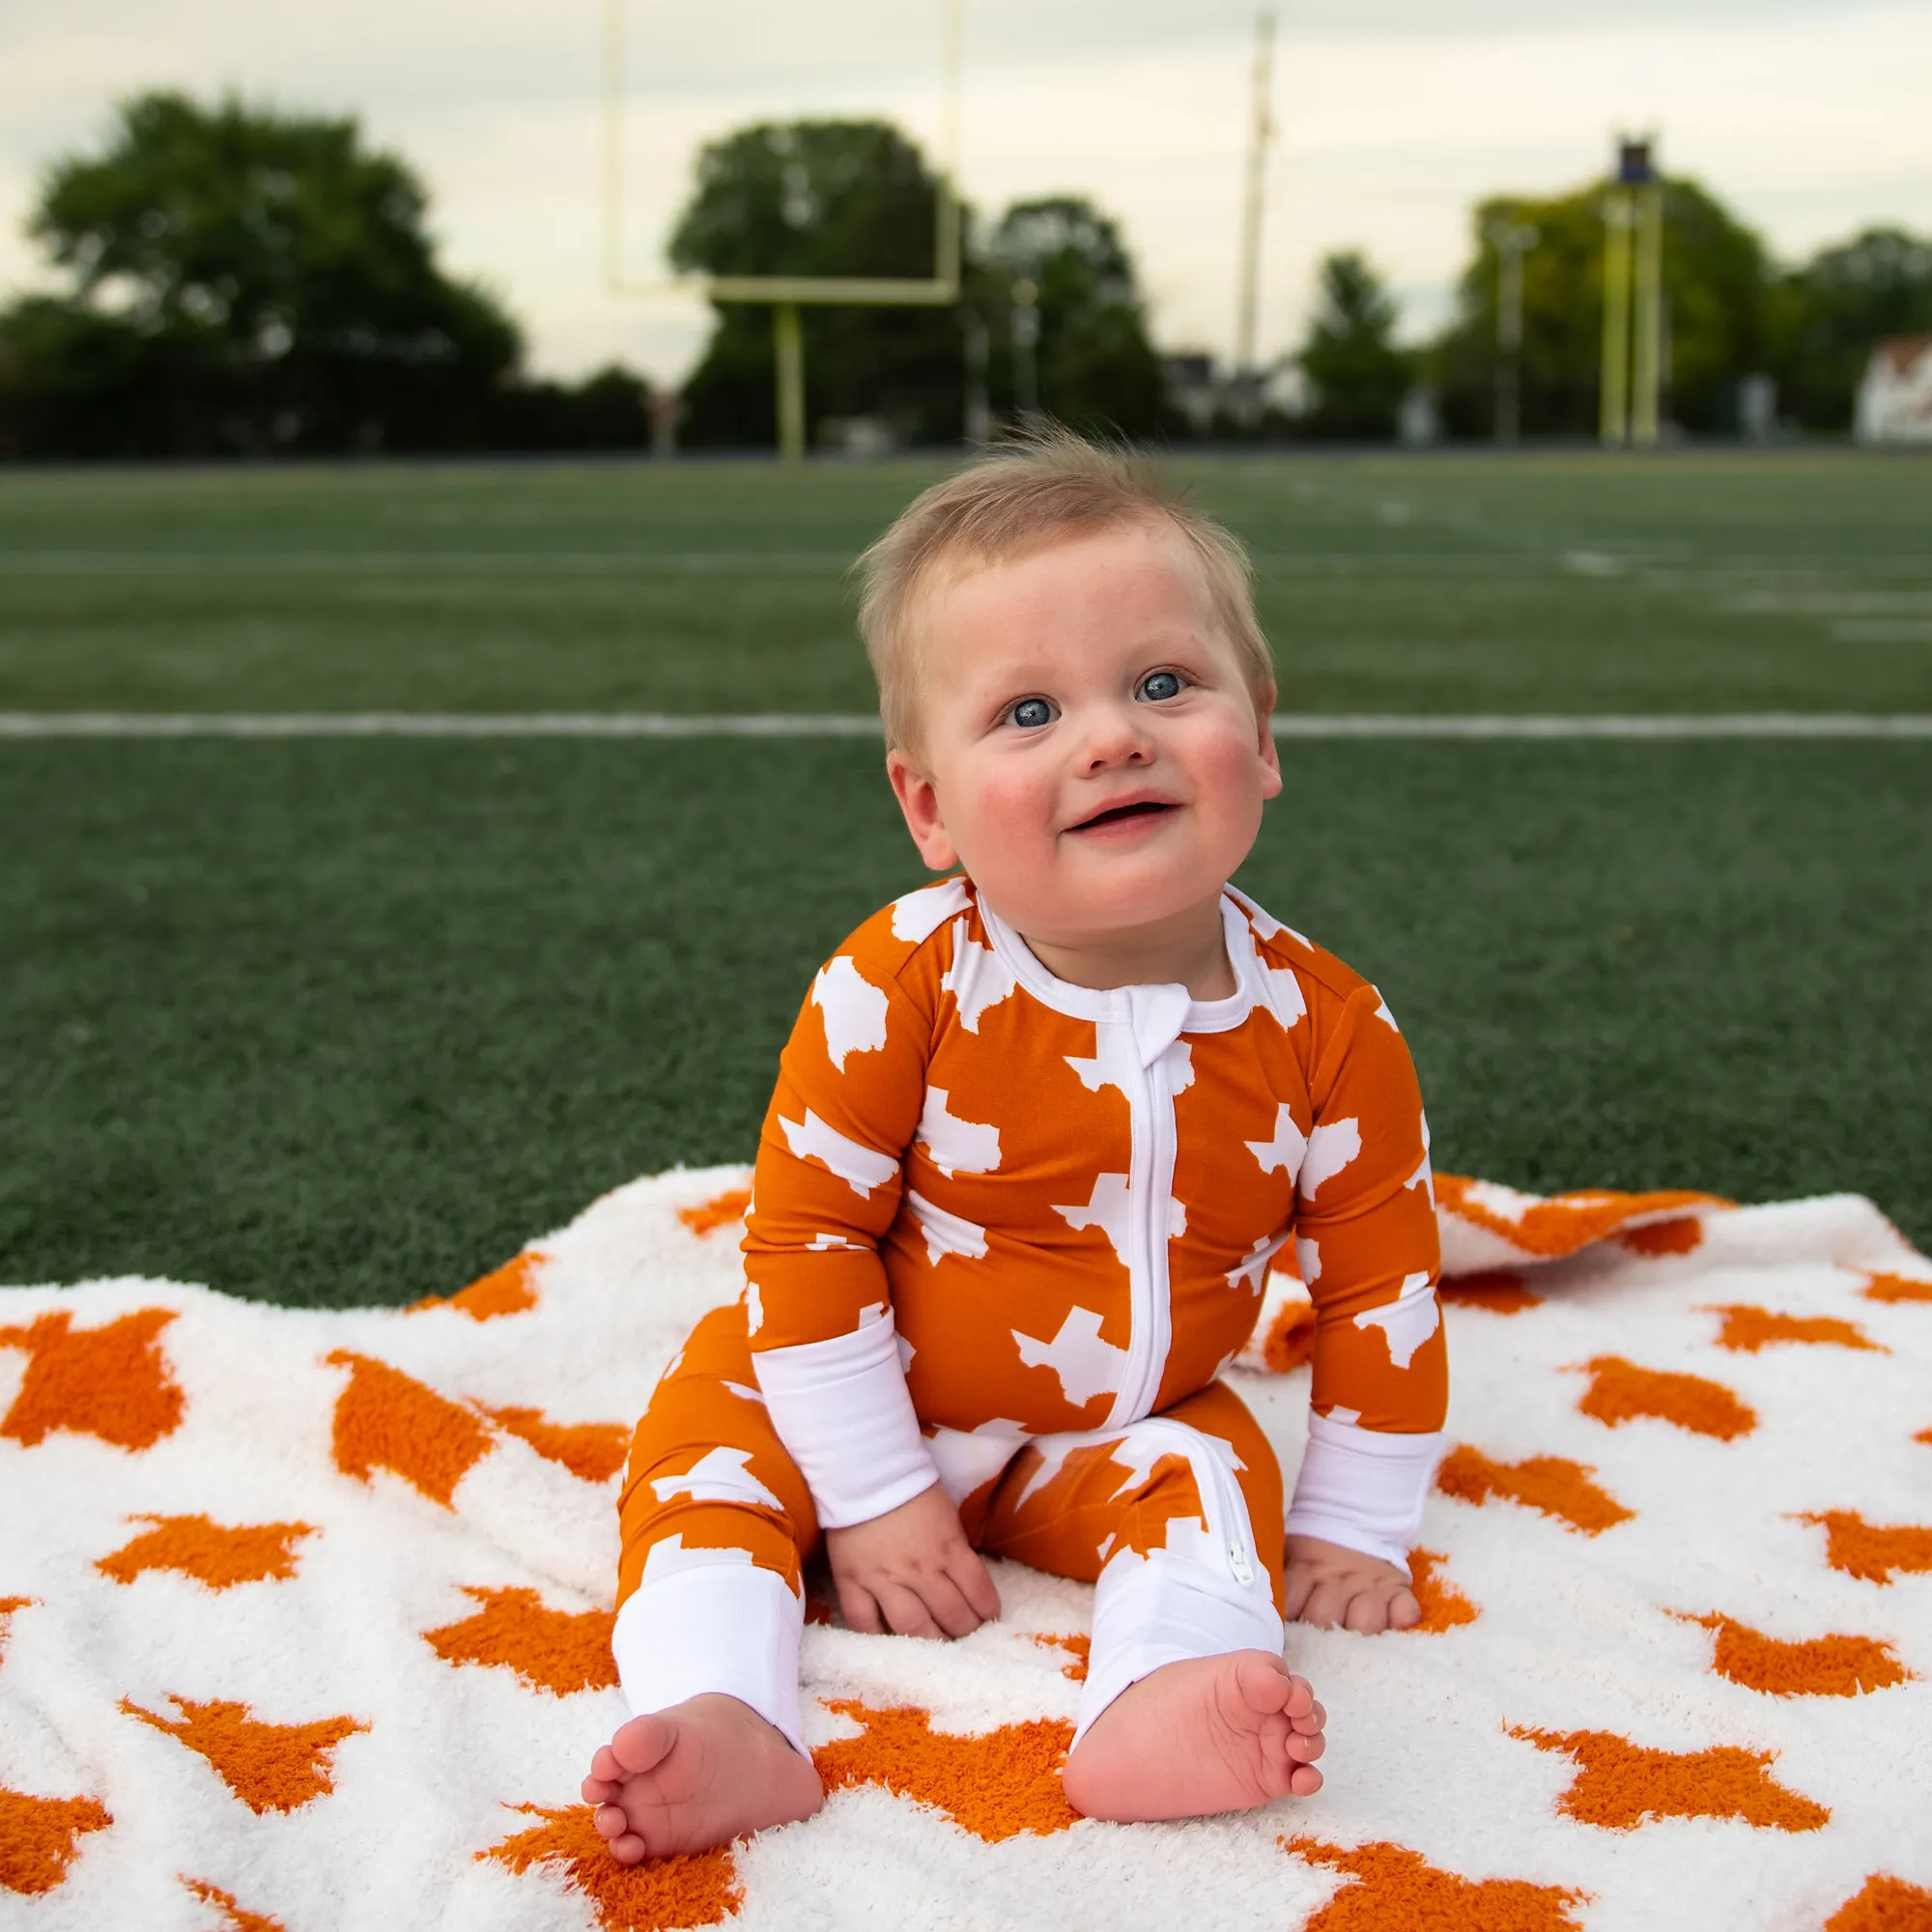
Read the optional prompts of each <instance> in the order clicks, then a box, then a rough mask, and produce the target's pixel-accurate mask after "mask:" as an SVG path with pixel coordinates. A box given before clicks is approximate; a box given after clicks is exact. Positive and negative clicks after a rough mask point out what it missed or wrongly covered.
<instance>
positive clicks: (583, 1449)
mask: <svg viewBox="0 0 1932 1932" xmlns="http://www.w3.org/2000/svg"><path fill="white" fill-rule="evenodd" d="M483 1413H484V1414H485V1415H487V1416H488V1417H489V1418H490V1420H491V1421H492V1422H494V1423H496V1424H497V1427H498V1428H501V1429H507V1430H508V1431H509V1432H510V1434H511V1435H514V1436H516V1437H517V1439H518V1440H519V1441H522V1442H527V1443H528V1444H529V1445H530V1447H531V1448H532V1449H534V1450H535V1451H536V1452H537V1454H538V1455H539V1456H541V1457H543V1458H544V1460H545V1461H546V1462H550V1463H560V1464H561V1465H562V1466H563V1467H564V1468H566V1469H568V1470H569V1471H570V1473H571V1474H572V1475H573V1476H576V1477H577V1478H579V1479H580V1480H581V1481H582V1482H586V1483H608V1482H609V1481H610V1480H611V1477H612V1476H614V1475H615V1474H616V1473H617V1471H618V1470H619V1469H621V1468H622V1467H623V1466H624V1458H625V1457H626V1456H627V1455H628V1454H629V1453H630V1448H631V1430H630V1429H629V1427H627V1426H626V1425H625V1424H624V1423H621V1422H553V1421H551V1420H550V1418H549V1417H548V1416H546V1415H545V1414H544V1412H543V1410H542V1409H540V1408H486V1409H484V1411H483Z"/></svg>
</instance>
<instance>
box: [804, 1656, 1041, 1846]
mask: <svg viewBox="0 0 1932 1932" xmlns="http://www.w3.org/2000/svg"><path fill="white" fill-rule="evenodd" d="M1053 1641H1055V1642H1065V1638H1055V1639H1053ZM826 1708H827V1709H828V1710H831V1711H836V1712H838V1714H839V1716H841V1717H846V1718H850V1719H853V1720H854V1721H855V1722H857V1723H860V1724H863V1725H864V1726H865V1729H864V1731H863V1732H862V1733H861V1734H860V1735H859V1736H858V1737H856V1738H836V1739H834V1740H833V1742H832V1743H831V1744H829V1745H819V1746H818V1747H815V1748H814V1749H813V1751H812V1753H811V1761H812V1763H813V1764H815V1765H816V1766H817V1767H818V1775H819V1776H820V1777H821V1778H823V1779H824V1780H825V1789H826V1791H827V1792H828V1793H830V1792H834V1791H842V1790H845V1789H846V1788H848V1787H849V1786H852V1785H857V1784H883V1785H884V1786H885V1787H886V1789H887V1790H889V1791H891V1792H894V1793H895V1794H896V1795H897V1796H898V1797H900V1798H910V1799H913V1800H915V1801H916V1802H917V1803H919V1804H931V1805H935V1806H937V1807H938V1808H939V1809H940V1810H942V1811H944V1812H945V1813H946V1814H947V1815H948V1816H949V1817H950V1818H952V1821H953V1823H954V1824H956V1825H959V1826H961V1827H962V1828H963V1829H964V1830H966V1831H968V1832H971V1833H973V1834H974V1836H975V1837H979V1838H983V1839H985V1841H986V1842H987V1843H988V1844H992V1845H997V1844H999V1843H1000V1842H1001V1841H1002V1840H1003V1839H1006V1838H1013V1837H1018V1836H1019V1835H1020V1834H1021V1833H1035V1834H1037V1835H1038V1836H1042V1837H1044V1836H1046V1835H1048V1834H1049V1833H1054V1832H1065V1830H1067V1828H1068V1827H1069V1826H1072V1825H1075V1824H1077V1823H1078V1822H1079V1817H1080V1814H1079V1813H1078V1812H1077V1811H1075V1810H1074V1809H1073V1807H1072V1806H1071V1805H1070V1804H1067V1802H1066V1799H1065V1795H1064V1793H1063V1792H1062V1791H1061V1788H1060V1767H1061V1763H1062V1761H1063V1760H1064V1759H1065V1755H1066V1747H1067V1746H1068V1745H1069V1744H1071V1743H1072V1742H1073V1726H1072V1725H1071V1724H1068V1723H1063V1722H1062V1721H1061V1720H1060V1719H1057V1718H1035V1719H1031V1720H1030V1721H1028V1722H1026V1723H1021V1724H1002V1725H1001V1726H1000V1728H999V1729H998V1730H996V1731H987V1732H985V1733H984V1734H983V1735H979V1736H972V1737H962V1736H955V1735H954V1734H953V1733H952V1732H950V1731H935V1730H934V1729H933V1728H932V1719H931V1716H930V1714H929V1713H927V1712H925V1711H923V1710H920V1709H919V1708H918V1707H917V1706H904V1707H899V1708H895V1709H893V1710H887V1711H874V1710H871V1709H868V1708H867V1706H866V1705H865V1704H863V1703H861V1702H860V1701H859V1700H858V1699H857V1698H856V1697H840V1698H838V1699H836V1700H835V1701H833V1702H831V1703H829V1704H828V1705H827V1706H826Z"/></svg>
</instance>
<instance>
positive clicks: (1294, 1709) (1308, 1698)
mask: <svg viewBox="0 0 1932 1932" xmlns="http://www.w3.org/2000/svg"><path fill="white" fill-rule="evenodd" d="M1282 1709H1283V1710H1284V1711H1285V1712H1287V1714H1288V1716H1289V1719H1291V1721H1294V1722H1295V1728H1296V1729H1297V1730H1298V1729H1299V1728H1300V1724H1299V1722H1298V1721H1297V1720H1298V1719H1302V1718H1305V1717H1307V1716H1308V1714H1309V1713H1310V1712H1311V1711H1320V1710H1321V1706H1320V1705H1319V1704H1318V1703H1316V1701H1315V1687H1314V1686H1313V1685H1312V1684H1310V1683H1309V1681H1308V1679H1307V1678H1305V1677H1293V1676H1292V1677H1290V1678H1289V1680H1288V1696H1287V1697H1286V1698H1285V1699H1284V1700H1283V1703H1282Z"/></svg>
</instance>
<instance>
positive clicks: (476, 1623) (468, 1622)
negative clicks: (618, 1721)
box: [423, 1583, 617, 1697]
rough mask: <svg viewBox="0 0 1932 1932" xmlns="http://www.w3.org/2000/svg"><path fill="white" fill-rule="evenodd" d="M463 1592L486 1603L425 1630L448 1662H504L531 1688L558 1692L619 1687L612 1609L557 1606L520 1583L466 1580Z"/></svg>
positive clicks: (558, 1694) (563, 1694)
mask: <svg viewBox="0 0 1932 1932" xmlns="http://www.w3.org/2000/svg"><path fill="white" fill-rule="evenodd" d="M463 1594H464V1595H465V1596H466V1597H469V1599H471V1601H472V1602H474V1603H477V1604H479V1605H482V1607H481V1608H480V1609H478V1610H477V1612H476V1613H475V1615H474V1616H469V1617H465V1618H464V1619H463V1620H462V1621H461V1622H460V1623H453V1624H444V1625H443V1626H442V1627H441V1628H440V1629H439V1630H433V1631H424V1632H423V1641H424V1642H425V1643H426V1644H428V1645H429V1647H430V1648H431V1649H432V1650H433V1651H435V1652H436V1654H437V1655H438V1656H439V1657H440V1658H441V1659H442V1661H443V1662H445V1663H452V1664H456V1663H482V1664H499V1665H503V1666H505V1667H507V1668H509V1669H511V1670H514V1671H515V1672H516V1673H517V1675H518V1676H519V1677H520V1678H522V1679H523V1681H524V1682H525V1683H526V1684H527V1685H528V1686H529V1687H530V1689H531V1690H548V1691H549V1692H550V1693H551V1694H552V1695H553V1696H555V1697H568V1696H569V1695H570V1694H571V1693H572V1692H573V1691H576V1690H611V1689H613V1688H614V1687H615V1685H616V1682H617V1666H616V1664H615V1663H614V1662H612V1660H611V1630H612V1629H613V1628H614V1627H615V1625H616V1621H617V1619H616V1615H615V1613H614V1612H613V1611H611V1610H554V1609H552V1608H551V1607H550V1606H549V1605H547V1604H546V1603H545V1602H544V1600H543V1599H542V1598H541V1597H540V1596H538V1595H537V1593H536V1592H535V1591H534V1590H526V1589H522V1588H519V1587H516V1586H511V1587H508V1588H503V1589H491V1588H488V1587H486V1586H479V1585H477V1584H473V1583H466V1584H464V1585H463Z"/></svg>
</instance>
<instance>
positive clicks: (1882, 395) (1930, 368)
mask: <svg viewBox="0 0 1932 1932" xmlns="http://www.w3.org/2000/svg"><path fill="white" fill-rule="evenodd" d="M1854 423H1855V427H1854V431H1853V433H1854V434H1855V435H1856V436H1857V438H1858V440H1860V441H1861V442H1932V335H1893V336H1889V337H1887V339H1886V340H1885V341H1883V342H1881V343H1879V344H1878V345H1877V346H1876V347H1875V348H1874V349H1873V350H1872V353H1871V360H1870V361H1869V362H1867V363H1866V364H1865V373H1864V375H1863V376H1862V377H1861V379H1860V382H1859V404H1858V414H1857V416H1856V417H1855V418H1854Z"/></svg>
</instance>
